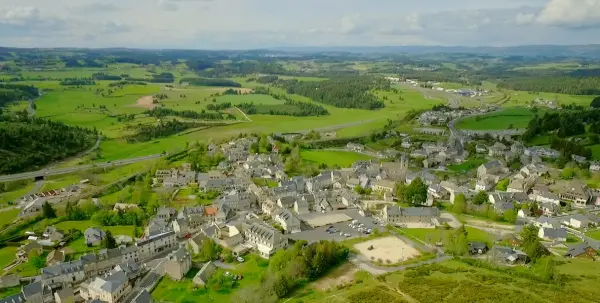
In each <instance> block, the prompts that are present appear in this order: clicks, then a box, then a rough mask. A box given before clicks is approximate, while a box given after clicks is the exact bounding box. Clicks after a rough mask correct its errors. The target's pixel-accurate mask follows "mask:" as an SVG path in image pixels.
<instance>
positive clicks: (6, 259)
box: [0, 246, 17, 269]
mask: <svg viewBox="0 0 600 303" xmlns="http://www.w3.org/2000/svg"><path fill="white" fill-rule="evenodd" d="M16 253H17V247H15V246H6V247H3V248H0V269H2V268H4V267H5V266H6V265H8V264H10V262H12V261H13V260H14V259H15V254H16Z"/></svg>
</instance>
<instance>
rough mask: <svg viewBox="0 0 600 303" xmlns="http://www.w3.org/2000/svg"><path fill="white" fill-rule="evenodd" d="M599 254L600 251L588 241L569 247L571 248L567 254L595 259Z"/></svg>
mask: <svg viewBox="0 0 600 303" xmlns="http://www.w3.org/2000/svg"><path fill="white" fill-rule="evenodd" d="M597 256H598V252H597V251H596V250H595V249H594V248H593V247H591V246H590V245H589V244H587V243H585V242H584V243H581V244H577V245H573V246H570V247H569V250H568V251H567V253H566V254H565V257H568V258H584V259H592V260H595V259H596V257H597Z"/></svg>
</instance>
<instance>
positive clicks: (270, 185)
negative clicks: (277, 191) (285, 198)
mask: <svg viewBox="0 0 600 303" xmlns="http://www.w3.org/2000/svg"><path fill="white" fill-rule="evenodd" d="M252 182H254V184H256V185H258V186H266V187H268V188H273V187H278V186H279V182H277V181H275V180H269V179H263V178H253V179H252Z"/></svg>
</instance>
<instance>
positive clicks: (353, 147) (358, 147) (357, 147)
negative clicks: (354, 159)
mask: <svg viewBox="0 0 600 303" xmlns="http://www.w3.org/2000/svg"><path fill="white" fill-rule="evenodd" d="M346 149H347V150H349V151H353V152H357V153H362V152H363V151H364V150H365V146H364V145H362V144H360V143H352V142H348V144H346Z"/></svg>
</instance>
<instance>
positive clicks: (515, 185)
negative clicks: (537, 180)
mask: <svg viewBox="0 0 600 303" xmlns="http://www.w3.org/2000/svg"><path fill="white" fill-rule="evenodd" d="M506 191H507V192H509V193H524V192H527V191H528V187H527V182H526V181H525V180H521V179H513V180H512V181H510V184H508V187H507V188H506Z"/></svg>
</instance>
